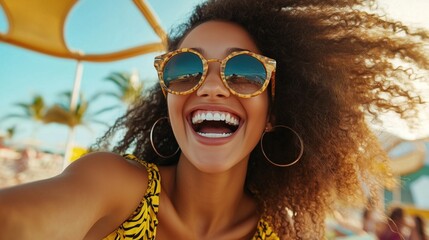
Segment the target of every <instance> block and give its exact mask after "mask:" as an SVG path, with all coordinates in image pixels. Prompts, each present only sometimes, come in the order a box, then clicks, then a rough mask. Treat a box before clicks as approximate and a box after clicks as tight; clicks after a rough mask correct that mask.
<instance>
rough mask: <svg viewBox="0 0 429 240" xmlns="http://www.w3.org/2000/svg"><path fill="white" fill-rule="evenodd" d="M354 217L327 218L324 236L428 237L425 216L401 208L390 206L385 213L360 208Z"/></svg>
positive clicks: (341, 239) (351, 239) (372, 239)
mask: <svg viewBox="0 0 429 240" xmlns="http://www.w3.org/2000/svg"><path fill="white" fill-rule="evenodd" d="M356 219H357V218H356V217H354V218H353V217H344V216H343V215H341V214H339V213H338V214H334V216H333V220H332V219H331V221H330V222H329V221H328V224H327V225H328V237H327V238H328V239H332V240H334V239H335V240H346V239H347V240H358V239H361V240H429V238H428V235H427V228H428V226H427V225H426V223H425V222H426V219H425V218H423V216H421V215H418V214H407V213H406V211H405V210H404V209H403V208H402V207H398V206H397V207H392V208H391V209H390V210H389V211H388V212H387V213H382V212H380V211H376V210H372V209H364V210H363V211H361V216H360V219H361V222H358V223H357V222H356V221H354V220H356Z"/></svg>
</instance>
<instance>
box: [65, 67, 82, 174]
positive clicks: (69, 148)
mask: <svg viewBox="0 0 429 240" xmlns="http://www.w3.org/2000/svg"><path fill="white" fill-rule="evenodd" d="M82 73H83V65H82V62H81V61H77V65H76V73H75V79H74V84H73V91H72V95H71V98H70V113H72V114H73V113H74V112H75V111H76V107H77V103H78V100H79V92H80V83H81V80H82ZM74 133H75V131H74V127H71V128H70V129H69V134H68V137H67V143H66V146H65V147H66V149H65V152H64V159H63V169H65V168H66V167H67V166H68V164H69V163H70V158H71V154H72V149H73V139H74Z"/></svg>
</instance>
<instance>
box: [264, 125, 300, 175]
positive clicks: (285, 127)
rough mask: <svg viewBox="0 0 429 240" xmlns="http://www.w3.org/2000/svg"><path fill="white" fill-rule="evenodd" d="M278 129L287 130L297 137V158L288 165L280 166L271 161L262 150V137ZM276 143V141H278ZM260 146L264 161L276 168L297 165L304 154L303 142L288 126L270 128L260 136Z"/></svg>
mask: <svg viewBox="0 0 429 240" xmlns="http://www.w3.org/2000/svg"><path fill="white" fill-rule="evenodd" d="M279 128H283V129H288V130H290V131H291V132H292V133H293V134H294V135H295V136H297V137H298V141H299V144H300V150H299V154H298V157H297V158H296V159H295V160H293V161H292V162H290V163H285V164H280V163H276V162H274V161H272V160H271V159H270V158H269V157H268V156H267V154H266V152H265V149H264V144H263V141H264V137H265V135H266V133H273V132H275V129H279ZM276 141H278V139H277V140H276ZM260 145H261V151H262V154H263V155H264V157H265V159H267V161H268V162H270V163H271V164H272V165H274V166H277V167H290V166H292V165H294V164H295V163H297V162H298V161H299V160H300V159H301V157H302V155H303V154H304V141H303V140H302V138H301V136H299V134H298V133H297V132H296V131H295V130H293V129H292V128H290V127H288V126H284V125H277V126H274V127H272V128H271V129H269V130H265V131H264V133H263V134H262V137H261V140H260Z"/></svg>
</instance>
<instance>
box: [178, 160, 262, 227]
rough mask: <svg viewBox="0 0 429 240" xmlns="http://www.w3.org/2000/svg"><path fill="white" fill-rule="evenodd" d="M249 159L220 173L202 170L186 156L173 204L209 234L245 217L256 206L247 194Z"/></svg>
mask: <svg viewBox="0 0 429 240" xmlns="http://www.w3.org/2000/svg"><path fill="white" fill-rule="evenodd" d="M246 172H247V161H241V162H240V163H238V164H237V165H236V166H234V167H232V168H231V169H230V170H228V171H226V172H221V173H204V172H201V171H199V170H198V169H197V168H196V167H195V166H194V165H192V164H191V163H190V162H189V161H188V160H187V159H184V158H181V159H180V161H179V163H178V165H177V172H176V186H175V191H174V193H173V204H174V205H175V206H176V210H177V212H178V214H179V216H180V218H181V219H182V220H183V221H184V222H186V224H187V225H188V226H192V228H194V227H195V228H197V229H195V230H196V231H197V232H201V233H204V234H210V233H212V232H215V231H219V230H221V229H222V228H226V227H227V226H231V224H234V223H236V222H237V219H245V218H246V217H248V216H249V212H254V211H250V210H254V209H255V206H254V204H253V201H252V200H250V198H249V196H247V195H246V194H245V193H244V185H245V179H246Z"/></svg>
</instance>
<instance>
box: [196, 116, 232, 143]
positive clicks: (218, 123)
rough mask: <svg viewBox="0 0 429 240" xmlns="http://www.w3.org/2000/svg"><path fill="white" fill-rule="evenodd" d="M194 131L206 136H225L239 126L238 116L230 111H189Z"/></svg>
mask: <svg viewBox="0 0 429 240" xmlns="http://www.w3.org/2000/svg"><path fill="white" fill-rule="evenodd" d="M191 123H192V128H193V129H194V131H195V132H196V133H197V134H198V135H200V136H203V137H206V138H226V137H229V136H231V135H232V134H233V133H234V132H235V131H236V130H237V129H238V127H239V124H240V118H239V117H238V116H237V115H235V114H233V113H230V112H224V111H207V110H197V111H194V112H192V113H191Z"/></svg>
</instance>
